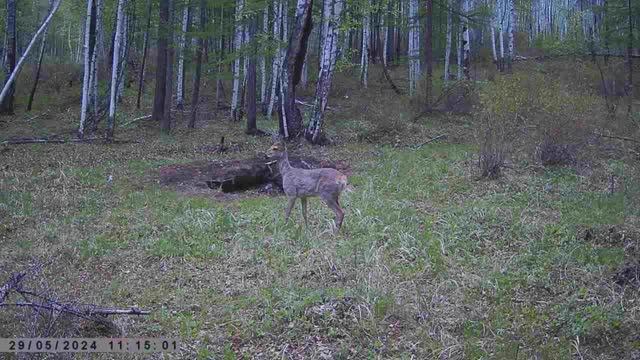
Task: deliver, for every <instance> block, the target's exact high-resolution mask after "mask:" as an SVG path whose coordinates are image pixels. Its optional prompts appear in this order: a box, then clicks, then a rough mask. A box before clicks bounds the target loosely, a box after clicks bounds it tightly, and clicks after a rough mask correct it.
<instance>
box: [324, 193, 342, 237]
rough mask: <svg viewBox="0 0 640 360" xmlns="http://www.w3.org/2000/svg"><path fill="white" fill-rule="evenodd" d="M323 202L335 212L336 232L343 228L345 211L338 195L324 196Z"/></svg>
mask: <svg viewBox="0 0 640 360" xmlns="http://www.w3.org/2000/svg"><path fill="white" fill-rule="evenodd" d="M322 200H324V202H325V203H326V204H327V206H328V207H329V208H330V209H331V210H333V213H334V214H336V220H335V221H336V231H338V230H340V227H341V226H342V220H343V219H344V211H343V210H342V208H341V207H340V203H339V202H338V194H332V195H327V196H323V197H322Z"/></svg>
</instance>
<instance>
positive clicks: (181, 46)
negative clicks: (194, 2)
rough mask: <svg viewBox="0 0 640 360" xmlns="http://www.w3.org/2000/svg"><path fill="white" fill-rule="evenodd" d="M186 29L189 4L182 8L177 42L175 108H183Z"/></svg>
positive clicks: (187, 26) (187, 29)
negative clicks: (180, 29) (180, 26)
mask: <svg viewBox="0 0 640 360" xmlns="http://www.w3.org/2000/svg"><path fill="white" fill-rule="evenodd" d="M187 31H189V5H188V4H187V5H185V7H184V9H183V10H182V32H181V33H180V41H179V42H178V80H177V82H178V84H177V86H178V88H177V90H176V108H177V109H178V110H184V69H185V64H184V55H185V52H186V51H187Z"/></svg>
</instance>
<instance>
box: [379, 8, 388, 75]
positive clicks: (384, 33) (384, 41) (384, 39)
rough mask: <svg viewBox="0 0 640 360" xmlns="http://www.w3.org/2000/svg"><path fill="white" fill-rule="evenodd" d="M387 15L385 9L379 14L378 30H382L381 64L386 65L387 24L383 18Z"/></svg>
mask: <svg viewBox="0 0 640 360" xmlns="http://www.w3.org/2000/svg"><path fill="white" fill-rule="evenodd" d="M387 15H389V14H388V13H387V12H386V11H383V12H382V14H381V16H380V31H382V65H384V66H385V67H386V66H387V47H388V46H389V26H387V21H386V20H385V19H386V17H387Z"/></svg>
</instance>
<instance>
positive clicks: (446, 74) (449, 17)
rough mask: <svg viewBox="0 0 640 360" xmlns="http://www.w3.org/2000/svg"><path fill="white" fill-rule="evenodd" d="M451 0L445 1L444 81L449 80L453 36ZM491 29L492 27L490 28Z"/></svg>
mask: <svg viewBox="0 0 640 360" xmlns="http://www.w3.org/2000/svg"><path fill="white" fill-rule="evenodd" d="M452 6H453V1H452V0H449V1H448V3H447V7H448V9H447V40H446V45H445V49H444V82H445V83H446V82H448V81H449V62H450V60H451V38H452V36H453V16H452V14H451V13H452V11H453V10H452ZM491 29H492V30H493V28H491Z"/></svg>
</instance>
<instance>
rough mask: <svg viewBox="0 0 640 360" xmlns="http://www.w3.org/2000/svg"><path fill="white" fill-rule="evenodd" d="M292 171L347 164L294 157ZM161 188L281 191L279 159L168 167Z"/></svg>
mask: <svg viewBox="0 0 640 360" xmlns="http://www.w3.org/2000/svg"><path fill="white" fill-rule="evenodd" d="M289 161H290V162H291V165H292V166H293V167H297V168H302V169H315V168H321V167H330V168H334V169H338V170H341V171H344V170H345V169H347V166H346V165H345V164H344V163H340V162H337V163H332V162H329V161H322V160H318V159H315V158H312V157H308V156H303V157H300V156H295V155H291V156H290V157H289ZM158 172H159V178H160V184H162V185H165V186H174V185H175V186H178V187H190V186H191V187H196V188H203V187H204V188H207V187H208V188H209V189H213V190H220V191H222V192H225V193H229V192H237V191H244V190H248V189H251V188H258V187H261V186H266V185H269V184H271V185H273V186H274V187H277V188H280V189H281V188H282V177H281V176H280V173H279V171H278V164H277V163H276V159H275V158H273V157H268V156H266V155H262V156H256V157H253V158H249V159H239V160H230V161H225V162H194V163H191V164H176V165H169V166H165V167H162V168H160V169H159V171H158Z"/></svg>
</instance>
